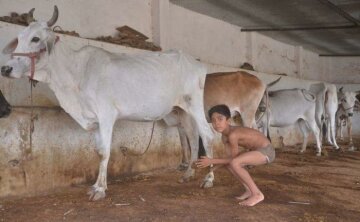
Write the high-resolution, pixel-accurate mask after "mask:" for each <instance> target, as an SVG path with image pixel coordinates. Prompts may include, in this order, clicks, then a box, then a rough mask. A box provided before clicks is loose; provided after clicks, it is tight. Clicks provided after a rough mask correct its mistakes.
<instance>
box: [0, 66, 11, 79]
mask: <svg viewBox="0 0 360 222" xmlns="http://www.w3.org/2000/svg"><path fill="white" fill-rule="evenodd" d="M12 70H13V68H12V67H10V66H2V67H1V75H2V76H5V77H8V76H10V73H11V71H12Z"/></svg>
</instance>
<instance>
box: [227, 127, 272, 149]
mask: <svg viewBox="0 0 360 222" xmlns="http://www.w3.org/2000/svg"><path fill="white" fill-rule="evenodd" d="M222 141H223V143H224V144H225V145H230V146H231V144H233V143H237V145H238V146H241V147H244V148H247V149H251V150H256V149H260V148H264V147H266V146H268V145H269V144H270V141H269V140H268V139H267V138H266V137H265V136H264V134H262V133H260V132H259V131H258V130H255V129H251V128H248V127H239V126H231V127H230V132H229V134H228V135H224V134H223V135H222Z"/></svg>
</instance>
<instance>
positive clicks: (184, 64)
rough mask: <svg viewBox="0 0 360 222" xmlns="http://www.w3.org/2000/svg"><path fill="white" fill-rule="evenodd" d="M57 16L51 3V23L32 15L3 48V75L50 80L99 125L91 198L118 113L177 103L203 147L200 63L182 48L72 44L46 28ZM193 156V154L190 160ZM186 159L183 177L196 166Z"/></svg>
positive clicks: (74, 110)
mask: <svg viewBox="0 0 360 222" xmlns="http://www.w3.org/2000/svg"><path fill="white" fill-rule="evenodd" d="M57 18H58V10H57V7H56V6H55V9H54V14H53V17H52V18H51V19H50V20H49V21H48V22H32V23H31V24H30V25H29V26H28V27H26V28H25V29H24V30H23V31H22V32H20V34H19V35H18V37H17V38H16V39H15V40H13V41H12V42H11V43H9V44H8V45H7V47H5V49H4V50H3V52H5V53H9V52H10V53H12V59H10V60H9V61H8V62H7V63H6V65H5V66H3V67H2V68H1V73H2V75H3V76H5V77H11V78H21V77H30V78H32V79H35V80H37V81H40V82H45V83H48V84H49V87H50V88H51V89H52V90H53V91H54V93H55V95H56V97H57V99H58V100H59V102H60V105H61V107H62V108H63V109H64V110H65V111H66V112H68V113H69V114H70V115H71V116H72V117H73V118H74V119H75V120H76V121H77V122H78V123H79V124H80V125H81V126H82V127H83V128H84V129H86V130H90V129H96V130H97V133H96V144H97V152H98V154H99V155H100V157H101V162H100V166H99V175H98V178H97V181H96V183H95V184H94V185H93V186H92V188H93V189H92V190H91V191H90V192H89V195H90V199H91V200H97V199H101V198H104V197H105V190H106V189H107V182H106V177H107V165H108V161H109V156H110V146H111V138H112V132H113V126H114V123H115V121H116V120H117V119H126V120H134V121H156V120H159V119H162V118H166V116H167V115H168V114H169V113H171V112H172V111H173V110H174V109H176V110H178V112H179V113H180V115H178V117H179V118H180V122H181V124H182V126H183V127H184V129H185V132H186V134H187V136H188V138H189V142H190V143H191V147H192V148H193V149H194V153H197V152H198V150H197V149H198V138H199V136H201V138H202V139H203V141H204V146H205V148H206V150H207V148H208V144H209V141H210V140H211V139H212V137H213V133H212V131H211V128H210V127H209V125H208V123H207V121H206V118H205V115H204V110H203V106H204V105H203V91H204V82H205V76H206V69H205V68H204V66H203V65H201V64H200V63H199V62H198V61H196V60H195V59H193V58H192V57H190V56H188V55H185V54H184V53H182V52H179V51H170V52H166V53H159V52H156V53H155V52H149V53H144V54H142V55H127V54H112V53H110V52H107V51H104V50H102V49H100V48H96V47H92V46H85V47H83V48H81V49H80V50H78V51H74V50H72V49H70V48H69V47H68V46H67V45H66V44H65V43H64V42H62V41H61V39H60V40H58V39H57V37H56V35H55V33H54V32H53V31H52V30H51V28H50V27H51V26H52V25H53V24H54V23H55V22H56V20H57ZM35 65H36V67H35ZM35 69H36V71H37V72H36V73H34V71H33V70H35ZM207 153H208V154H211V153H212V152H210V151H209V150H207ZM196 159H197V158H196V156H195V158H193V159H192V160H191V161H195V160H196ZM190 166H191V165H190ZM190 166H189V168H188V170H187V171H186V173H185V175H184V177H185V178H188V177H190V176H192V175H193V173H194V170H193V169H191V167H190Z"/></svg>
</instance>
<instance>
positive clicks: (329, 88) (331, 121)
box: [310, 83, 339, 149]
mask: <svg viewBox="0 0 360 222" xmlns="http://www.w3.org/2000/svg"><path fill="white" fill-rule="evenodd" d="M310 92H312V93H313V94H315V95H316V114H315V118H316V123H317V124H318V127H319V129H320V134H321V133H322V130H321V129H322V127H323V126H325V127H326V129H327V130H326V138H327V141H328V143H329V144H331V145H333V146H334V147H335V149H339V146H338V144H337V143H336V137H335V127H336V119H335V115H336V111H337V109H338V97H337V92H336V86H335V85H334V84H329V83H315V84H312V85H310ZM320 139H322V136H321V138H320Z"/></svg>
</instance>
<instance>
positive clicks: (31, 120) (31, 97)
mask: <svg viewBox="0 0 360 222" xmlns="http://www.w3.org/2000/svg"><path fill="white" fill-rule="evenodd" d="M29 82H30V106H31V111H30V135H29V137H30V150H32V134H33V132H34V129H35V127H34V119H35V118H34V114H33V112H34V107H33V87H34V86H35V84H36V83H34V82H33V80H30V81H29Z"/></svg>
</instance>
